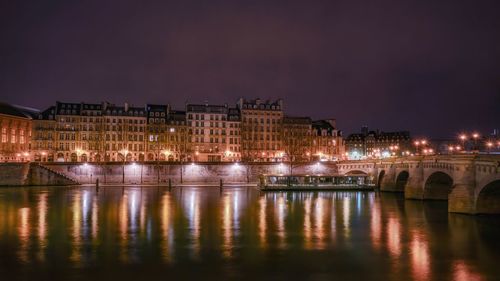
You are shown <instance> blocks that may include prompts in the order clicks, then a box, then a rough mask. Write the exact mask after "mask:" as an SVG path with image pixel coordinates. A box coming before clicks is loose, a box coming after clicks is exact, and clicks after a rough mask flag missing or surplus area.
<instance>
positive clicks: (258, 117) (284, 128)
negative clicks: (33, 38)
mask: <svg viewBox="0 0 500 281" xmlns="http://www.w3.org/2000/svg"><path fill="white" fill-rule="evenodd" d="M32 116H33V135H34V137H33V140H32V144H33V145H32V149H31V150H30V151H29V153H30V155H32V156H33V159H34V160H35V161H42V162H45V161H49V162H50V161H59V162H86V161H91V162H108V161H112V162H113V161H118V162H121V161H188V162H190V161H199V162H235V161H245V162H277V161H299V162H303V161H312V160H322V161H334V160H338V159H340V158H341V155H342V150H343V149H342V147H343V141H342V138H341V134H340V132H339V131H338V130H337V129H336V128H335V121H334V120H321V121H314V122H313V121H312V120H311V118H309V117H291V116H284V111H283V101H282V100H276V101H263V100H260V99H255V100H245V99H239V100H238V101H237V103H236V105H235V106H233V107H231V106H228V105H227V104H224V105H212V104H208V103H204V104H186V105H185V108H184V110H182V111H181V110H173V109H172V108H171V107H170V105H168V104H146V105H144V106H143V107H135V106H130V105H129V104H127V103H125V104H123V105H115V104H111V103H108V102H103V103H94V104H91V103H64V102H57V103H56V105H54V106H50V107H49V108H47V109H45V110H43V111H40V112H36V113H34V114H32Z"/></svg>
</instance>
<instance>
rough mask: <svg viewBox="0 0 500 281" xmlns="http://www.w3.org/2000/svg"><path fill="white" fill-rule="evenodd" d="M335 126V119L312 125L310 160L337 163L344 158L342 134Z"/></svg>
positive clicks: (316, 122) (315, 122)
mask: <svg viewBox="0 0 500 281" xmlns="http://www.w3.org/2000/svg"><path fill="white" fill-rule="evenodd" d="M336 126H337V124H336V121H335V119H326V120H317V121H314V122H313V123H312V146H311V156H312V160H320V161H338V160H341V159H343V158H344V153H345V152H344V149H343V148H344V145H343V139H342V132H341V131H339V130H338V129H337V128H336Z"/></svg>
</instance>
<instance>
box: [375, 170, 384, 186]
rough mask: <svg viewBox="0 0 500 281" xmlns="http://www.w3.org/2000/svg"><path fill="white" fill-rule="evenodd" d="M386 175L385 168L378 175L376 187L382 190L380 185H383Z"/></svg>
mask: <svg viewBox="0 0 500 281" xmlns="http://www.w3.org/2000/svg"><path fill="white" fill-rule="evenodd" d="M384 177H385V170H381V171H380V172H379V173H378V175H377V185H376V188H377V189H378V190H380V186H381V185H382V181H383V180H384Z"/></svg>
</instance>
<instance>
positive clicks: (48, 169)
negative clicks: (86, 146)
mask: <svg viewBox="0 0 500 281" xmlns="http://www.w3.org/2000/svg"><path fill="white" fill-rule="evenodd" d="M31 164H32V165H37V166H38V167H40V168H41V169H44V170H46V171H47V172H49V173H53V174H56V175H57V176H59V177H62V178H63V179H65V180H67V181H69V182H71V183H73V184H78V185H79V184H80V183H79V182H78V180H76V179H74V178H71V177H69V176H67V175H65V174H64V173H61V172H59V171H57V170H55V169H52V168H50V167H48V166H45V165H42V164H40V163H31Z"/></svg>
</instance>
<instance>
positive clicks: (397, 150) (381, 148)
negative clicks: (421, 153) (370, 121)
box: [345, 127, 413, 159]
mask: <svg viewBox="0 0 500 281" xmlns="http://www.w3.org/2000/svg"><path fill="white" fill-rule="evenodd" d="M345 148H346V154H347V157H348V158H349V159H362V158H384V157H389V156H400V155H409V154H410V153H411V152H412V150H413V149H412V142H411V137H410V132H408V131H397V132H381V131H379V130H376V131H368V129H367V128H366V127H365V128H363V129H362V132H361V133H357V134H351V135H349V136H348V137H347V138H346V139H345Z"/></svg>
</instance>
